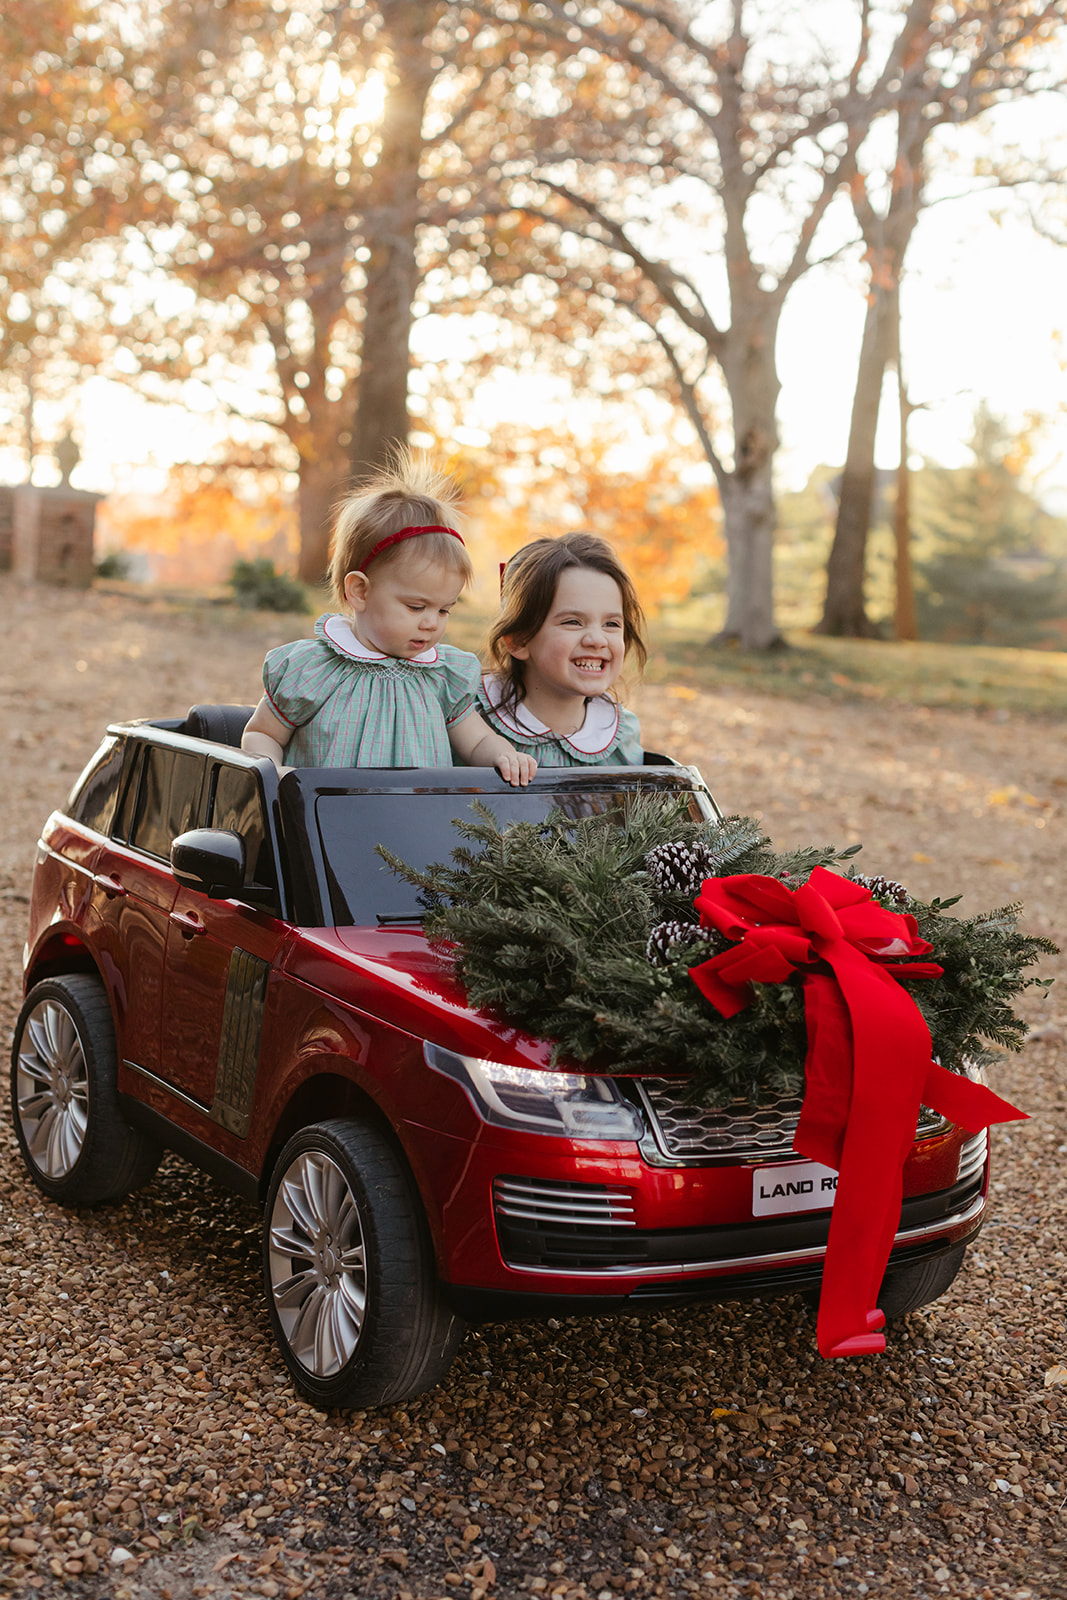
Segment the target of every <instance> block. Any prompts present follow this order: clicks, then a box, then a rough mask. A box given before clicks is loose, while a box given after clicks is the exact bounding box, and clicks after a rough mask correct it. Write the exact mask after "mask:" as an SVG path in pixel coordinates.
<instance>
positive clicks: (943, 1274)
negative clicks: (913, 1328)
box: [878, 1244, 967, 1322]
mask: <svg viewBox="0 0 1067 1600" xmlns="http://www.w3.org/2000/svg"><path fill="white" fill-rule="evenodd" d="M966 1254H967V1247H966V1245H962V1244H961V1245H957V1246H956V1248H955V1249H954V1250H949V1251H947V1252H946V1253H945V1254H944V1255H943V1256H934V1258H933V1259H932V1260H931V1261H917V1262H915V1264H914V1265H913V1266H909V1267H895V1268H891V1269H890V1270H889V1271H888V1272H887V1273H886V1275H885V1277H884V1278H883V1279H882V1287H881V1289H879V1291H878V1304H879V1306H880V1307H881V1309H882V1310H883V1311H884V1312H885V1315H886V1321H887V1322H895V1321H896V1319H897V1317H906V1316H907V1314H908V1312H909V1311H919V1310H921V1309H922V1307H923V1306H928V1305H932V1304H933V1302H934V1301H935V1300H940V1298H941V1296H942V1295H943V1294H945V1293H946V1292H947V1291H948V1289H949V1288H950V1287H951V1285H952V1284H953V1283H954V1282H955V1279H956V1276H957V1274H958V1273H959V1270H960V1268H961V1267H962V1266H963V1261H964V1257H965V1256H966Z"/></svg>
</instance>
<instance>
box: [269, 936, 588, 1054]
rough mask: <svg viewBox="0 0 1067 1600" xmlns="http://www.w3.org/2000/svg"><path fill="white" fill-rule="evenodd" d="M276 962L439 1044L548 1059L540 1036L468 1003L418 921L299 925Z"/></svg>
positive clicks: (547, 1049)
mask: <svg viewBox="0 0 1067 1600" xmlns="http://www.w3.org/2000/svg"><path fill="white" fill-rule="evenodd" d="M283 965H284V968H285V971H286V972H287V973H289V975H290V976H291V977H294V978H297V979H299V980H300V981H302V982H304V983H308V984H311V985H312V986H313V987H314V988H316V989H321V990H323V991H324V992H325V993H327V994H331V995H335V996H336V997H337V999H339V1000H341V1001H343V1002H345V1003H347V1004H350V1005H354V1006H358V1008H359V1009H360V1010H361V1011H366V1012H369V1013H370V1014H371V1015H372V1016H375V1017H380V1018H381V1019H382V1020H383V1021H384V1022H388V1023H392V1025H393V1026H394V1027H397V1028H403V1029H404V1030H405V1032H407V1033H413V1034H416V1035H417V1036H418V1037H419V1038H422V1039H428V1040H429V1041H430V1042H431V1043H433V1044H437V1045H441V1046H442V1048H444V1049H446V1050H456V1051H458V1052H459V1053H460V1054H462V1055H474V1056H483V1057H485V1058H487V1059H488V1060H492V1061H511V1062H515V1061H520V1062H528V1063H529V1065H530V1066H536V1067H547V1066H548V1065H549V1054H550V1049H551V1047H550V1046H549V1045H548V1044H547V1043H546V1042H545V1040H543V1039H537V1038H535V1037H533V1035H531V1034H528V1033H524V1032H523V1031H522V1029H520V1028H514V1027H510V1026H509V1025H508V1024H507V1023H506V1022H502V1021H500V1020H499V1019H498V1018H496V1017H493V1016H492V1015H491V1014H490V1013H489V1012H488V1011H483V1010H476V1009H475V1008H473V1007H472V1006H470V1005H469V1004H468V1002H467V999H466V996H465V995H464V992H463V990H462V988H461V987H460V985H459V984H458V983H457V982H456V979H455V977H454V975H453V973H452V969H451V966H450V965H449V962H448V961H447V959H446V958H445V957H444V956H443V955H441V954H439V953H438V952H437V951H436V950H434V949H433V948H431V946H430V944H429V943H428V941H427V939H426V935H425V934H424V933H423V932H422V930H421V928H416V927H404V928H302V929H301V930H300V936H299V938H297V939H295V940H294V941H293V942H292V943H291V944H290V947H289V950H288V952H287V954H286V957H285V960H284V963H283ZM560 1070H561V1071H563V1070H566V1069H565V1068H562V1067H561V1068H560Z"/></svg>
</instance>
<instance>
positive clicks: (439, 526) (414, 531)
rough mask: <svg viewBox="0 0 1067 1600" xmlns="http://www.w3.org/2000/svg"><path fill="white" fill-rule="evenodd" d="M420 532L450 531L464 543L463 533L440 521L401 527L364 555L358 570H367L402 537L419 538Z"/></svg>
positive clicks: (454, 537) (379, 541)
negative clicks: (418, 526) (414, 526)
mask: <svg viewBox="0 0 1067 1600" xmlns="http://www.w3.org/2000/svg"><path fill="white" fill-rule="evenodd" d="M420 533H450V534H451V535H452V537H453V539H459V542H460V544H462V543H463V539H462V537H461V535H460V534H458V533H457V532H456V530H455V528H446V527H445V526H444V524H443V523H440V522H433V523H430V524H429V525H428V526H427V527H420V528H401V529H400V532H399V533H390V534H388V535H387V536H386V537H385V538H384V539H379V540H378V543H377V544H376V545H375V546H374V548H373V550H371V551H370V552H369V554H367V555H365V556H364V557H363V560H362V561H361V562H360V564H359V566H358V567H357V568H356V571H357V572H366V570H367V568H368V567H369V566H370V564H371V562H372V561H373V560H374V558H375V556H380V555H381V553H382V551H383V550H388V548H389V546H390V545H391V544H399V543H400V541H401V539H414V538H417V537H418V535H419V534H420Z"/></svg>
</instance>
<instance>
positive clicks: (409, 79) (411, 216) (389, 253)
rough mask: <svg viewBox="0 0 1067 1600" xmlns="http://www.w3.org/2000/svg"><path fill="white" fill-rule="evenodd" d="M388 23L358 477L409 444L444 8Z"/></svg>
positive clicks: (398, 6) (393, 16) (400, 9)
mask: <svg viewBox="0 0 1067 1600" xmlns="http://www.w3.org/2000/svg"><path fill="white" fill-rule="evenodd" d="M382 10H383V23H384V29H383V31H384V32H385V34H386V36H387V38H388V40H389V45H390V49H391V51H392V57H393V61H392V82H391V84H390V87H389V91H388V95H387V98H386V103H385V111H384V114H383V117H382V142H381V150H380V152H379V157H378V163H377V166H376V167H375V169H374V183H373V186H372V191H371V195H370V197H369V201H368V207H367V211H368V216H367V226H368V237H367V241H366V242H367V245H368V248H369V249H370V259H369V261H367V262H366V265H365V270H366V275H367V286H366V291H365V293H364V318H363V347H362V352H361V357H360V374H359V388H358V400H357V405H356V418H355V424H354V427H353V430H352V452H351V465H352V472H353V474H355V475H357V476H360V475H364V474H366V473H367V472H368V471H369V470H371V469H373V468H375V467H379V466H381V464H382V462H383V461H384V460H385V459H386V457H387V456H388V454H389V451H390V449H391V448H393V447H395V446H396V445H402V444H404V443H405V442H406V440H407V436H408V369H409V365H410V359H411V358H410V338H411V308H412V302H413V301H414V299H415V291H416V289H417V287H418V277H419V274H418V265H417V262H416V240H417V233H418V223H419V166H420V161H421V158H422V146H423V134H422V120H423V113H424V110H425V106H426V96H427V94H428V93H429V90H430V85H431V84H432V83H433V80H434V77H435V75H436V71H437V70H438V69H437V68H436V67H435V66H434V64H433V61H434V58H433V56H432V54H431V52H430V50H429V48H428V47H427V38H428V35H429V33H430V30H431V29H432V28H433V26H434V23H435V22H436V20H437V17H438V15H439V13H440V10H441V7H440V5H436V4H435V5H427V4H426V3H425V0H390V3H388V4H385V5H383V8H382Z"/></svg>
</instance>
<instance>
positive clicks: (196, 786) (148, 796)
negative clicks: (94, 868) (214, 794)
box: [130, 744, 204, 860]
mask: <svg viewBox="0 0 1067 1600" xmlns="http://www.w3.org/2000/svg"><path fill="white" fill-rule="evenodd" d="M203 772H204V763H203V759H202V757H200V756H194V755H187V754H186V753H185V752H184V751H182V750H166V749H164V748H163V747H162V746H161V745H152V744H150V745H146V746H145V755H144V770H143V772H142V774H141V782H140V786H139V789H138V792H137V802H136V809H135V811H134V814H133V826H132V827H131V828H130V843H131V844H132V845H134V846H136V848H137V849H138V850H145V851H147V852H148V854H149V855H153V856H162V857H163V859H164V860H166V859H167V858H168V857H169V855H170V846H171V841H172V839H173V838H174V837H175V835H176V834H179V833H184V832H185V831H186V829H187V828H192V827H195V826H196V820H197V808H198V805H199V802H200V784H201V779H202V778H203Z"/></svg>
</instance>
